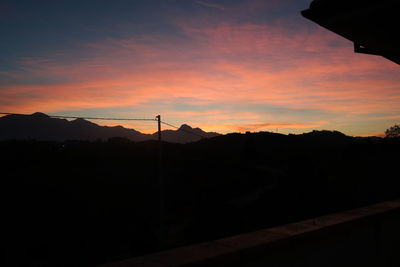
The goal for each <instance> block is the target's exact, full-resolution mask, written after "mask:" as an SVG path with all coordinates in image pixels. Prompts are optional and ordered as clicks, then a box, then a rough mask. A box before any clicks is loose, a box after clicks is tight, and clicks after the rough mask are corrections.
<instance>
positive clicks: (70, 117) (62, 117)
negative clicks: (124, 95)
mask: <svg viewBox="0 0 400 267" xmlns="http://www.w3.org/2000/svg"><path fill="white" fill-rule="evenodd" d="M0 115H20V116H32V114H21V113H10V112H0ZM46 115H47V116H49V117H50V118H57V119H86V120H105V121H157V120H158V119H157V117H156V118H153V119H150V118H105V117H85V116H80V117H78V116H66V115H49V114H46ZM160 122H161V123H162V124H165V125H168V126H170V127H172V128H175V129H178V130H179V131H182V132H185V133H188V134H191V135H195V136H198V137H201V138H206V137H205V136H203V135H201V134H198V133H195V132H191V131H188V130H185V129H182V128H181V127H178V126H175V125H172V124H170V123H167V122H164V121H160Z"/></svg>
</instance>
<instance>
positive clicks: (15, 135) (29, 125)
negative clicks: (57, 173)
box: [0, 112, 219, 143]
mask: <svg viewBox="0 0 400 267" xmlns="http://www.w3.org/2000/svg"><path fill="white" fill-rule="evenodd" d="M218 135H219V134H218V133H214V132H205V131H203V130H201V129H200V128H192V127H190V126H189V125H186V124H183V125H182V126H181V127H180V128H179V129H177V130H163V131H162V139H163V141H166V142H174V143H189V142H195V141H198V140H200V139H202V138H210V137H214V136H218ZM113 137H122V138H127V139H129V140H132V141H145V140H154V139H157V137H158V133H157V132H155V133H154V134H144V133H141V132H139V131H136V130H134V129H127V128H124V127H122V126H113V127H109V126H100V125H97V124H95V123H93V122H90V121H87V120H84V119H75V120H73V121H68V120H66V119H58V118H51V117H50V116H48V115H46V114H44V113H40V112H36V113H33V114H31V115H7V116H4V117H1V118H0V140H14V139H15V140H24V139H35V140H39V141H46V140H48V141H65V140H89V141H94V140H99V139H101V140H107V139H109V138H113Z"/></svg>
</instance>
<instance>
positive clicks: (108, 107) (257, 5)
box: [0, 0, 400, 135]
mask: <svg viewBox="0 0 400 267" xmlns="http://www.w3.org/2000/svg"><path fill="white" fill-rule="evenodd" d="M310 2H311V0H246V1H238V0H201V1H200V0H199V1H198V0H164V1H161V0H160V1H159V0H130V1H128V0H124V1H122V0H113V1H109V0H107V1H103V0H97V1H54V0H49V1H40V0H35V1H32V0H27V1H20V0H2V1H1V2H0V33H1V37H0V38H1V39H0V40H1V41H0V112H14V113H33V112H36V111H40V112H44V113H47V114H53V115H71V116H92V117H93V116H100V117H122V118H153V117H155V116H156V115H157V114H161V116H162V118H163V120H165V121H166V122H168V123H171V124H174V125H178V126H179V125H181V124H183V123H187V124H189V125H191V126H193V127H200V128H202V129H203V130H206V131H217V132H220V133H227V132H237V131H240V132H244V131H276V129H278V131H279V132H281V133H302V132H308V131H312V130H322V129H327V130H338V131H341V132H343V133H345V134H348V135H376V134H380V133H382V132H383V131H384V130H385V129H387V128H388V127H389V126H392V125H394V124H396V123H399V122H400V66H399V65H396V64H395V63H393V62H391V61H388V60H386V59H384V58H382V57H379V56H371V55H363V54H355V53H353V45H352V43H351V42H350V41H347V40H345V39H343V38H342V37H340V36H337V35H335V34H334V33H332V32H330V31H328V30H326V29H324V28H321V27H320V26H318V25H316V24H314V23H312V22H311V21H309V20H307V19H305V18H303V17H302V16H301V14H300V11H301V10H304V9H307V8H308V6H309V4H310ZM101 123H102V124H108V125H115V124H120V123H118V122H106V121H103V122H101ZM122 124H123V125H124V126H126V127H131V128H135V129H137V130H140V131H143V132H155V131H156V125H155V124H154V123H153V122H143V123H132V124H128V123H126V122H123V123H122Z"/></svg>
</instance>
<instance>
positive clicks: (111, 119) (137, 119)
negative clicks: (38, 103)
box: [0, 112, 157, 121]
mask: <svg viewBox="0 0 400 267" xmlns="http://www.w3.org/2000/svg"><path fill="white" fill-rule="evenodd" d="M0 114H1V115H22V116H31V115H30V114H20V113H8V112H0ZM46 115H47V114H46ZM47 116H49V117H51V118H57V119H86V120H105V121H156V120H157V119H156V118H154V119H149V118H102V117H84V116H83V117H77V116H63V115H47Z"/></svg>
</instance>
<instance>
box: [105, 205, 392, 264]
mask: <svg viewBox="0 0 400 267" xmlns="http://www.w3.org/2000/svg"><path fill="white" fill-rule="evenodd" d="M398 222H399V223H400V200H394V201H387V202H382V203H378V204H375V205H371V206H368V207H363V208H358V209H354V210H350V211H345V212H340V213H336V214H330V215H326V216H322V217H318V218H314V219H309V220H305V221H301V222H297V223H292V224H287V225H281V226H277V227H274V228H269V229H264V230H260V231H256V232H252V233H246V234H241V235H237V236H232V237H228V238H224V239H219V240H214V241H210V242H205V243H200V244H194V245H190V246H185V247H181V248H176V249H171V250H167V251H163V252H159V253H154V254H149V255H145V256H142V257H136V258H132V259H128V260H124V261H119V262H114V263H109V264H105V265H102V266H103V267H126V266H145V267H147V266H148V267H165V266H339V265H341V266H400V262H399V261H397V258H398V256H396V255H399V254H400V250H399V247H397V246H396V245H395V246H394V244H400V243H397V242H399V241H400V231H399V230H397V227H398V226H400V224H398ZM362 255H364V256H362ZM345 257H346V258H348V257H350V258H349V259H347V260H346V263H347V264H346V263H344V262H342V260H344V258H345ZM352 257H353V258H354V259H352ZM360 257H361V258H360ZM399 260H400V259H399ZM321 261H325V262H321ZM385 261H386V264H385V265H381V263H383V262H385ZM393 261H396V262H394V263H393V265H391V264H392V262H393ZM377 264H378V265H377Z"/></svg>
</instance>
